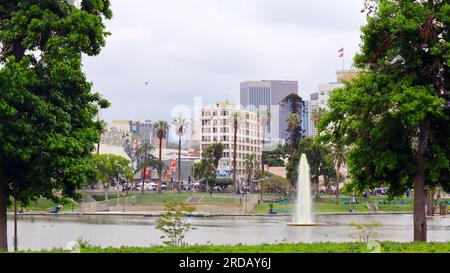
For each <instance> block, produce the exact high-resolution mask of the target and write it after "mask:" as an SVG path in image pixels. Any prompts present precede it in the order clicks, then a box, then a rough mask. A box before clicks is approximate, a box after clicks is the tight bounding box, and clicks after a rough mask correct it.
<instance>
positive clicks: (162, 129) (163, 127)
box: [156, 120, 169, 193]
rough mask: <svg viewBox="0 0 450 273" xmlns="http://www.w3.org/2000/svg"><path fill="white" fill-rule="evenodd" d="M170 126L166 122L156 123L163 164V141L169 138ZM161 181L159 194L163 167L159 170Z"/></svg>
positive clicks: (160, 156) (159, 187)
mask: <svg viewBox="0 0 450 273" xmlns="http://www.w3.org/2000/svg"><path fill="white" fill-rule="evenodd" d="M168 129H169V125H168V124H167V121H165V120H159V121H157V122H156V136H157V137H158V139H159V161H160V162H162V141H163V139H164V138H166V137H167V130H168ZM158 175H159V181H158V193H161V176H162V165H161V166H160V167H159V170H158Z"/></svg>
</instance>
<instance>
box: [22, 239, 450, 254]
mask: <svg viewBox="0 0 450 273" xmlns="http://www.w3.org/2000/svg"><path fill="white" fill-rule="evenodd" d="M379 244H380V246H381V249H380V251H381V253H450V242H445V243H444V242H442V243H441V242H409V243H399V242H387V241H386V242H379ZM372 251H373V250H372V249H368V247H367V244H365V243H308V244H307V243H297V244H288V243H280V244H260V245H191V246H180V247H175V246H150V247H128V246H122V247H117V248H114V247H105V248H101V247H97V246H91V245H89V244H86V243H82V246H81V249H80V252H81V253H370V252H372ZM21 252H22V253H23V252H27V253H68V252H70V251H67V250H63V249H53V250H43V251H21Z"/></svg>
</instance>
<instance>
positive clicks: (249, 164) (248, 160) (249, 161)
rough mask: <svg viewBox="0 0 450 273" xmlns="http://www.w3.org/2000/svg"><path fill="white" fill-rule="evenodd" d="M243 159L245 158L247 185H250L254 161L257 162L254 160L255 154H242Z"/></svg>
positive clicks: (254, 165)
mask: <svg viewBox="0 0 450 273" xmlns="http://www.w3.org/2000/svg"><path fill="white" fill-rule="evenodd" d="M244 160H245V168H246V171H247V183H248V185H250V181H251V178H252V173H253V169H254V168H255V167H256V163H257V162H256V154H254V153H251V154H246V155H245V156H244ZM248 185H247V186H248Z"/></svg>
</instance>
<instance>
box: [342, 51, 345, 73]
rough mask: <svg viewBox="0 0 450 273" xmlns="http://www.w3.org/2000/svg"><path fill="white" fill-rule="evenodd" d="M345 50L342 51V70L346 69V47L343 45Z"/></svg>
mask: <svg viewBox="0 0 450 273" xmlns="http://www.w3.org/2000/svg"><path fill="white" fill-rule="evenodd" d="M342 48H343V49H344V51H343V52H342V71H344V70H345V48H344V47H342Z"/></svg>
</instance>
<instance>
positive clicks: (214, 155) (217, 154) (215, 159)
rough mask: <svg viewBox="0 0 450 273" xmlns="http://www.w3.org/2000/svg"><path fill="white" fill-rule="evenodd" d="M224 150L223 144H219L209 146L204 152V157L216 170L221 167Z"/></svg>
mask: <svg viewBox="0 0 450 273" xmlns="http://www.w3.org/2000/svg"><path fill="white" fill-rule="evenodd" d="M223 149H224V146H223V144H222V143H220V142H217V143H213V144H211V145H209V146H208V147H206V149H204V150H203V153H202V156H203V157H204V158H205V157H207V158H208V159H210V160H211V162H212V164H213V166H214V169H216V170H217V168H218V167H219V161H220V159H221V158H222V157H223Z"/></svg>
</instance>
